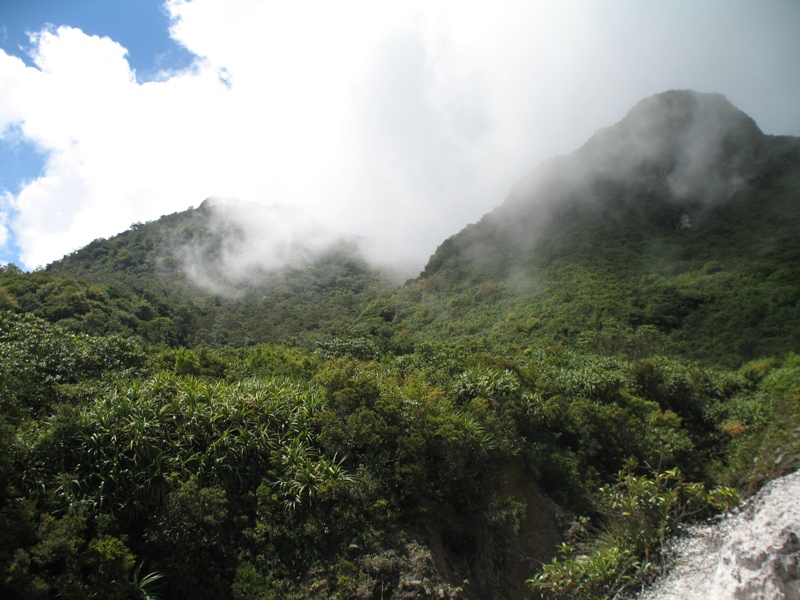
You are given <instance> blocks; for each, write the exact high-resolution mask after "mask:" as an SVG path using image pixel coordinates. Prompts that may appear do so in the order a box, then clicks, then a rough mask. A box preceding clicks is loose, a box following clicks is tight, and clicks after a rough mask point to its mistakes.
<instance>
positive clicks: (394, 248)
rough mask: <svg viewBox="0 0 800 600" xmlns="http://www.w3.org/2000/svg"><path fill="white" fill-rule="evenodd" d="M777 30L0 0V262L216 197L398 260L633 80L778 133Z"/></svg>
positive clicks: (541, 16)
mask: <svg viewBox="0 0 800 600" xmlns="http://www.w3.org/2000/svg"><path fill="white" fill-rule="evenodd" d="M798 23H800V2H797V1H796V0H765V1H764V2H752V1H748V0H704V1H703V2H696V1H695V0H672V1H670V2H664V1H662V0H607V1H603V2H597V1H596V0H560V1H558V2H556V1H550V0H493V1H492V2H469V3H464V2H457V1H455V0H407V1H406V2H402V3H380V2H374V1H367V0H341V1H340V2H335V3H332V2H329V1H323V0H297V1H296V2H290V3H287V2H278V1H273V0H225V1H221V0H191V1H189V0H169V2H166V3H165V2H159V1H156V0H24V1H23V0H2V2H0V263H2V262H6V261H11V262H15V263H16V264H18V265H20V266H22V267H23V268H26V269H33V268H35V267H37V266H40V265H42V266H43V265H46V264H48V263H49V262H52V261H53V260H57V259H59V258H60V257H62V256H63V255H64V254H67V253H69V252H71V251H73V250H76V249H78V248H81V247H82V246H84V245H86V244H87V243H89V242H91V241H92V240H93V239H96V238H98V237H110V236H112V235H115V234H116V233H119V232H121V231H124V230H125V229H127V228H128V227H129V226H130V225H131V224H132V223H135V222H139V221H147V220H152V219H157V218H158V217H159V216H161V215H164V214H168V213H172V212H175V211H180V210H185V209H186V208H188V207H189V206H197V205H199V204H200V203H201V202H202V201H203V200H204V199H205V198H208V197H211V196H221V197H238V198H242V199H244V200H248V201H251V202H256V203H260V204H263V205H267V206H270V205H275V204H281V205H289V206H295V207H298V208H300V209H302V210H303V211H305V212H306V213H308V214H309V215H311V216H313V217H314V218H316V219H318V220H320V221H322V222H324V223H326V224H328V225H330V226H332V227H334V228H336V229H338V230H341V231H345V232H347V233H353V234H358V235H361V236H366V237H372V238H376V239H378V240H381V241H382V243H383V249H382V250H376V252H382V253H383V254H384V255H385V256H389V257H391V258H392V259H393V260H397V261H401V262H402V261H405V264H407V265H411V267H410V270H411V272H413V271H414V269H417V272H418V269H420V268H421V267H422V266H423V265H424V262H425V260H426V259H427V257H428V256H429V255H430V254H431V253H432V252H433V251H434V250H435V248H436V246H437V245H438V244H439V243H441V241H442V240H444V239H445V238H446V237H448V236H450V235H452V234H453V233H455V232H457V231H458V230H460V229H461V228H462V227H464V226H465V225H466V224H467V223H470V222H474V221H476V220H477V219H479V218H480V217H481V216H482V215H483V214H485V213H486V212H488V211H490V210H491V209H492V208H494V207H495V206H497V205H498V204H500V203H501V202H502V201H503V199H504V198H505V196H506V194H507V192H508V190H510V189H511V187H512V186H513V185H514V183H515V182H516V181H518V180H519V179H520V178H521V177H522V176H524V174H525V173H526V172H527V171H529V170H530V169H531V168H533V167H535V166H536V165H537V164H538V163H540V162H542V161H544V160H547V159H548V158H550V157H552V156H555V155H559V154H565V153H568V152H570V151H572V150H574V149H575V148H577V147H578V146H580V145H581V144H582V143H583V142H584V141H586V139H588V137H589V136H591V135H592V133H593V132H595V131H596V130H597V129H600V128H602V127H606V126H609V125H611V124H613V123H615V122H616V121H618V120H620V119H621V118H622V117H623V116H624V115H625V113H626V112H627V111H628V110H629V109H630V108H631V107H632V106H633V105H634V104H635V103H636V102H637V101H639V100H641V99H642V98H644V97H647V96H649V95H652V94H655V93H659V92H662V91H664V90H667V89H679V88H691V89H696V90H698V91H703V92H718V93H722V94H724V95H725V96H726V97H728V99H729V100H730V101H731V102H733V103H734V104H735V105H736V106H738V107H739V108H740V109H742V110H744V111H745V112H746V113H748V114H749V115H750V116H751V117H753V118H754V119H755V120H756V122H757V123H758V124H759V125H760V126H761V128H762V129H763V130H764V131H765V132H766V133H771V134H789V135H800V102H798V98H800V36H798V35H797V31H796V29H797V24H798ZM31 35H32V37H31Z"/></svg>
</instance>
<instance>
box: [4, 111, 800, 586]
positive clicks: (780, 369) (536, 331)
mask: <svg viewBox="0 0 800 600" xmlns="http://www.w3.org/2000/svg"><path fill="white" fill-rule="evenodd" d="M737 119H738V120H737ZM734 120H735V121H736V123H738V125H737V127H740V128H741V130H740V133H741V136H738V137H737V136H733V137H731V136H728V137H727V138H725V139H726V140H728V141H726V142H725V144H728V145H725V146H724V147H725V148H726V149H727V150H726V152H723V153H721V154H720V156H719V157H717V162H716V163H714V164H713V165H712V166H711V167H709V169H712V167H713V169H712V170H713V172H711V174H710V176H709V180H710V181H713V182H716V183H715V185H716V184H719V182H722V183H724V184H725V185H723V187H717V188H713V189H711V188H708V189H707V190H706V189H704V190H701V191H702V192H703V193H705V192H708V194H709V195H708V197H706V196H704V195H703V194H702V193H700V192H696V193H694V194H689V195H683V196H680V195H677V194H676V193H675V192H674V191H673V190H672V188H671V187H670V186H671V185H672V184H671V183H670V179H669V175H670V173H672V171H671V169H673V168H677V167H675V161H674V160H673V161H672V162H670V160H671V159H670V157H669V156H665V155H664V151H659V152H660V153H654V154H653V155H652V156H650V158H649V159H648V160H650V162H644V163H641V164H640V163H636V164H634V165H633V166H630V165H628V166H627V167H626V169H623V170H620V171H619V172H617V171H614V170H613V169H612V170H609V169H608V168H607V167H608V165H605V164H601V165H600V166H602V167H603V172H602V174H601V175H598V174H597V173H594V175H592V176H589V175H587V173H592V171H591V170H590V169H588V168H587V167H586V165H582V164H581V162H580V161H581V160H584V159H585V157H586V156H589V155H592V153H593V152H597V151H598V150H597V148H598V146H597V144H598V143H600V142H598V141H596V140H595V142H592V143H590V144H587V146H586V147H585V148H584V149H581V150H580V151H579V152H577V153H576V154H575V156H574V157H567V158H566V159H564V160H562V161H561V162H557V163H554V164H555V166H552V165H551V166H548V167H547V168H548V169H550V171H546V173H545V174H546V175H547V177H549V179H546V180H545V183H544V184H540V185H539V187H538V188H537V187H535V186H534V188H533V191H528V192H525V191H524V189H527V188H524V186H521V187H520V188H519V189H517V190H516V191H515V192H514V193H512V195H511V197H510V198H509V200H508V201H507V202H506V203H505V204H504V205H503V206H501V207H500V208H499V209H497V210H496V211H495V212H493V213H491V214H490V215H487V216H486V217H485V218H484V219H482V220H481V221H480V222H479V223H477V224H475V225H472V226H469V227H467V228H466V229H465V230H463V231H462V232H461V233H459V234H458V235H456V236H453V237H452V238H450V239H449V240H446V241H445V242H444V243H443V244H442V245H441V246H440V248H439V249H438V250H437V252H436V253H435V254H434V256H433V257H431V259H430V261H429V263H428V265H427V266H426V268H425V270H424V271H423V272H422V273H421V275H420V276H419V277H418V278H417V279H415V280H412V281H409V282H407V283H406V284H405V285H403V286H402V287H399V288H393V287H392V286H391V284H390V283H389V280H388V279H387V277H386V276H384V275H382V274H381V273H380V272H378V271H377V270H375V269H373V268H372V267H370V266H368V264H367V263H366V262H365V261H364V260H363V259H362V258H360V257H359V256H358V254H357V253H356V251H355V247H354V246H353V245H351V244H349V243H347V242H341V243H339V244H338V245H335V246H332V247H330V248H329V249H328V251H326V252H324V253H322V254H318V255H315V256H313V257H307V260H305V261H304V262H303V261H300V262H296V263H292V264H291V266H289V267H286V268H284V269H282V270H277V271H270V270H267V269H263V270H258V269H256V270H253V272H252V273H251V274H250V275H251V277H249V278H247V279H246V282H245V283H241V284H234V283H231V282H230V281H229V280H226V279H225V277H224V273H222V271H221V269H222V267H223V266H224V265H225V263H224V250H225V248H226V243H227V241H226V237H225V236H230V235H234V236H235V235H239V234H241V232H237V231H229V230H225V229H220V228H219V227H218V226H217V225H215V224H214V221H213V215H212V212H211V210H210V208H209V207H208V206H207V205H203V206H201V207H199V208H198V209H192V210H189V211H186V212H184V213H177V214H174V215H169V216H167V217H164V218H162V219H160V220H159V221H156V222H153V223H147V224H137V225H135V226H133V227H132V228H131V229H130V230H129V231H127V232H125V233H123V234H121V235H120V236H117V237H115V238H112V239H110V240H97V241H95V242H93V243H92V244H90V245H89V246H87V247H86V248H84V249H82V250H80V251H77V252H75V253H73V254H72V255H70V256H68V257H65V258H64V259H63V260H62V261H59V262H57V263H54V264H52V265H49V266H48V268H47V269H46V270H39V271H35V272H33V273H23V272H21V271H20V270H19V269H17V268H16V267H14V266H13V265H6V266H4V267H1V268H0V595H2V596H3V597H9V598H11V597H13V598H21V599H46V598H81V599H83V598H90V597H104V598H106V597H107V598H119V599H134V598H140V599H146V598H162V599H171V598H200V599H202V598H215V599H238V598H242V599H244V598H247V599H251V598H256V599H264V600H266V599H273V598H275V599H277V598H281V599H290V600H292V599H294V600H303V599H310V598H321V597H324V598H341V599H354V600H355V599H377V598H381V599H383V598H385V599H387V600H388V599H389V598H392V599H395V600H400V599H411V598H451V599H453V598H461V599H465V600H471V599H474V600H477V599H483V598H539V597H545V598H609V597H621V596H622V595H623V594H625V593H626V592H629V591H630V590H632V589H633V588H634V587H636V586H641V584H643V583H646V582H647V581H649V580H650V579H651V578H652V577H653V576H654V574H655V573H656V571H657V570H659V569H660V565H659V552H660V549H661V546H662V544H663V542H664V540H665V539H666V537H667V536H669V535H670V534H671V533H673V532H674V531H676V529H677V528H678V526H679V525H680V523H681V522H683V521H686V520H691V519H693V518H699V517H706V516H709V515H711V514H713V513H714V512H716V511H719V510H724V509H725V508H727V507H728V506H730V505H731V503H733V502H735V501H736V500H737V498H738V497H740V496H746V495H747V494H750V493H752V492H754V491H755V490H757V489H758V487H759V486H760V485H762V484H763V483H764V482H765V481H767V480H769V479H771V478H773V477H776V476H779V475H782V474H785V473H788V472H790V471H792V470H794V469H795V468H797V466H798V464H800V358H799V357H798V354H797V352H798V350H800V310H798V309H799V308H800V286H798V281H800V246H798V244H797V240H798V239H800V210H798V205H797V198H798V192H800V144H798V141H797V140H795V139H792V138H769V137H766V136H762V135H761V134H760V132H758V131H757V128H756V127H755V125H754V124H752V122H750V121H747V119H742V118H740V117H736V119H734ZM754 128H755V129H754ZM621 131H622V132H623V133H624V128H622V129H612V130H611V131H610V132H606V133H603V134H602V135H600V134H598V135H600V138H598V139H600V141H602V140H606V141H607V140H608V139H609V136H613V135H622V133H620V132H621ZM603 136H605V137H603ZM729 138H730V139H729ZM740 138H741V139H740ZM731 139H734V140H738V141H737V142H736V143H737V144H741V145H742V148H744V150H741V149H740V150H741V151H739V150H736V147H735V146H730V143H732V142H730V140H731ZM729 142H730V143H729ZM603 143H605V142H603ZM593 144H594V145H593ZM731 148H733V149H731ZM754 148H755V150H753V149H754ZM756 150H757V152H756ZM615 156H616V155H615ZM742 156H745V157H749V158H747V160H748V161H750V162H743V160H744V159H743V158H742ZM653 157H655V158H653ZM754 157H756V158H754ZM623 158H624V156H623V157H622V158H620V157H619V156H617V157H616V159H615V160H619V161H622V160H623ZM672 158H673V159H674V158H675V157H672ZM598 164H599V163H598ZM595 166H596V165H595ZM579 167H580V168H579ZM598 168H599V167H598ZM740 173H742V174H743V175H742V176H741V177H740V176H739V174H740ZM740 180H741V182H740ZM704 181H705V180H704ZM730 181H735V182H739V183H736V185H735V186H734V187H732V188H729V187H725V186H727V185H728V183H729V182H730ZM742 182H743V183H742ZM719 185H722V184H719ZM709 190H711V191H709ZM715 190H716V191H715ZM719 190H722V192H720V193H721V195H720V194H719V193H718V194H717V195H716V196H714V195H713V194H712V192H714V193H717V192H719ZM684 217H685V218H684ZM687 219H688V220H690V221H691V225H692V226H691V227H690V228H686V227H685V225H686V223H687V222H688V221H687ZM676 224H677V225H676ZM681 227H683V228H681ZM189 246H191V247H193V248H195V249H199V250H197V252H199V255H200V256H201V258H202V260H203V261H204V264H205V266H206V267H207V270H208V272H209V273H212V274H214V273H216V274H217V275H218V276H219V278H218V280H217V281H216V283H215V284H214V285H211V286H207V287H206V288H199V287H196V286H195V285H194V284H193V280H192V279H191V278H190V277H188V276H187V275H186V274H185V272H184V271H185V269H184V267H186V266H187V264H186V262H185V257H186V253H185V249H186V248H187V247H189ZM226 282H227V283H226ZM223 284H224V285H223ZM656 567H658V569H657V568H656Z"/></svg>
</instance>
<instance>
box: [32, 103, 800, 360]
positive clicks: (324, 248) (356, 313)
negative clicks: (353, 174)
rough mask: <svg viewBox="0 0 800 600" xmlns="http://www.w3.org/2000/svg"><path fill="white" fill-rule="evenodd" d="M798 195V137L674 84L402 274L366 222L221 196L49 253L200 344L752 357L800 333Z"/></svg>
mask: <svg viewBox="0 0 800 600" xmlns="http://www.w3.org/2000/svg"><path fill="white" fill-rule="evenodd" d="M798 194H800V140H798V139H797V138H791V137H784V136H769V135H764V134H763V133H762V132H761V130H760V129H759V127H758V125H757V124H756V123H755V122H754V121H753V120H752V119H751V118H750V117H748V116H747V115H745V114H744V113H743V112H741V111H740V110H738V109H737V108H736V107H734V106H733V105H732V104H731V103H730V102H728V101H727V100H726V99H725V98H724V97H723V96H721V95H719V94H701V93H697V92H693V91H688V90H674V91H669V92H665V93H662V94H658V95H656V96H653V97H650V98H647V99H645V100H643V101H641V102H639V103H638V104H637V105H636V106H634V107H633V108H632V109H631V110H630V112H629V113H628V114H627V115H626V116H625V117H624V118H623V119H622V120H621V121H620V122H619V123H617V124H615V125H613V126H610V127H608V128H605V129H602V130H600V131H598V132H597V133H596V134H595V135H594V136H592V137H591V138H590V139H589V140H588V141H587V142H586V144H584V145H583V146H582V147H581V148H579V149H577V150H576V151H574V152H573V153H572V154H570V155H567V156H561V157H557V158H554V159H552V160H550V161H548V162H546V163H544V164H542V165H540V166H539V167H537V168H536V169H534V170H533V171H531V173H529V174H528V175H527V176H526V177H524V178H523V180H522V181H520V182H519V183H517V184H516V185H515V186H514V187H513V189H512V190H511V192H510V193H509V195H508V197H507V198H506V200H505V202H504V203H503V204H502V205H501V206H499V207H498V208H497V209H495V210H494V211H492V212H491V213H489V214H487V215H485V216H484V217H483V218H482V219H481V220H480V221H479V222H478V223H475V224H472V225H469V226H467V227H466V228H465V229H464V230H462V231H461V232H459V233H458V234H456V235H454V236H452V237H451V238H449V239H447V240H445V241H444V242H443V243H442V244H441V245H440V247H439V248H438V249H437V251H436V252H435V253H434V255H433V256H432V257H431V258H430V260H429V261H428V264H427V265H426V266H425V268H424V270H423V271H422V272H421V273H420V275H419V277H417V278H416V279H415V280H412V281H409V282H407V284H406V285H405V286H403V287H401V288H397V289H396V291H394V292H393V293H392V292H391V290H392V289H393V288H396V283H395V282H394V278H393V277H392V276H391V275H387V274H386V273H385V272H383V271H381V270H380V269H378V268H376V267H373V266H371V265H369V263H367V262H366V261H365V260H364V259H363V258H362V256H363V252H360V251H359V244H360V241H359V240H354V239H345V238H344V237H343V236H340V235H337V234H336V233H335V232H330V231H327V230H326V229H325V228H324V227H322V226H321V225H320V224H317V223H314V222H313V221H312V220H311V219H310V218H309V217H307V216H305V215H303V214H301V213H299V212H297V211H296V210H293V209H289V208H287V207H263V206H260V205H255V204H247V203H243V202H241V201H232V200H224V199H210V200H208V201H206V202H204V203H203V204H202V205H201V206H200V207H198V208H197V209H190V210H189V211H185V212H183V213H176V214H174V215H169V216H166V217H163V218H162V219H159V220H158V221H155V222H151V223H147V224H136V225H134V226H133V227H132V228H131V229H130V230H129V231H127V232H125V233H123V234H121V235H119V236H116V237H114V238H111V239H109V240H97V241H95V242H93V243H91V244H89V245H88V246H87V247H86V248H83V249H81V250H79V251H77V252H75V253H73V254H71V255H70V256H67V257H65V258H64V259H62V260H61V261H56V262H55V263H53V264H51V265H48V267H47V272H48V273H52V274H54V275H59V276H70V277H74V278H78V279H81V280H84V281H89V282H92V283H102V284H107V285H113V286H115V288H116V289H122V290H125V291H126V292H127V293H134V294H137V293H139V292H143V291H144V290H148V293H154V294H155V295H156V297H157V298H158V300H159V301H161V302H164V303H166V304H168V305H171V306H172V307H173V312H172V313H171V314H170V315H169V316H170V318H173V320H174V321H175V322H176V323H177V325H176V327H177V329H178V331H179V334H178V335H177V339H179V340H180V342H181V343H182V344H188V345H190V346H194V345H198V344H205V345H212V346H214V345H221V344H233V345H246V344H254V343H260V342H279V341H287V340H289V339H294V340H306V342H307V343H311V344H314V343H319V342H320V341H325V340H329V339H330V338H331V337H332V336H335V335H338V336H341V335H342V334H344V333H347V334H348V335H349V336H350V337H358V338H363V339H364V340H367V343H368V344H370V345H371V347H376V348H384V350H385V349H388V348H395V349H396V351H397V350H400V351H402V348H404V347H408V345H409V344H411V343H413V340H415V339H420V340H425V339H436V340H442V339H444V340H460V341H462V342H463V341H468V342H470V343H473V344H479V345H487V344H488V345H489V346H498V345H499V346H501V347H503V348H505V351H510V352H517V353H522V352H524V351H526V350H530V349H532V348H536V347H540V346H542V345H545V346H547V345H565V346H568V347H581V348H583V349H589V350H594V351H596V352H599V353H601V354H602V353H606V354H614V353H617V352H623V353H626V354H627V355H628V356H640V355H646V354H647V353H649V352H653V351H658V352H669V353H672V354H680V355H683V356H686V357H689V358H693V359H698V360H703V361H706V362H708V363H716V364H726V365H730V366H737V365H740V364H742V363H743V362H746V361H748V360H751V359H753V358H757V357H759V356H765V355H772V354H774V353H781V352H786V351H789V350H792V349H794V348H796V347H797V346H798V344H800V311H798V303H800V292H799V291H798V286H797V284H796V282H797V281H798V280H800V244H798V243H797V240H798V239H800V207H799V206H798ZM161 312H164V310H163V309H162V311H161ZM172 337H173V339H175V338H176V336H172Z"/></svg>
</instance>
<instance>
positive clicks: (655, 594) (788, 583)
mask: <svg viewBox="0 0 800 600" xmlns="http://www.w3.org/2000/svg"><path fill="white" fill-rule="evenodd" d="M670 554H671V555H672V559H673V561H674V567H673V568H672V569H671V570H670V572H669V573H668V574H667V575H666V576H665V577H664V578H662V579H660V580H659V581H657V582H656V583H655V584H654V585H653V586H652V587H651V588H650V589H649V590H646V591H645V592H644V593H643V594H642V595H641V596H640V597H639V598H640V599H641V600H744V599H748V600H750V599H764V600H800V471H796V472H794V473H792V474H791V475H787V476H785V477H781V478H780V479H775V480H773V481H771V482H769V483H768V484H767V485H765V486H764V487H763V488H762V489H761V491H760V492H759V493H758V494H756V495H754V496H753V497H752V498H750V499H748V500H747V501H746V502H744V503H743V504H742V505H741V506H740V507H739V508H738V509H737V510H736V511H735V512H734V513H733V514H731V515H728V516H727V517H726V518H724V519H723V520H721V521H719V522H717V523H714V524H712V525H708V526H702V527H692V528H688V529H687V531H686V535H685V536H682V537H680V538H679V539H677V540H676V541H675V542H674V544H673V546H672V548H671V550H670Z"/></svg>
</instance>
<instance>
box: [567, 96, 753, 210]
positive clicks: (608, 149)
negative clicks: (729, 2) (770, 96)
mask: <svg viewBox="0 0 800 600" xmlns="http://www.w3.org/2000/svg"><path fill="white" fill-rule="evenodd" d="M763 138H764V134H763V133H762V132H761V129H759V127H758V125H756V123H755V121H753V119H751V118H750V117H749V116H747V115H746V114H745V113H743V112H742V111H740V110H739V109H738V108H736V107H735V106H734V105H733V104H731V103H730V102H729V101H728V99H727V98H725V96H723V95H722V94H705V93H699V92H695V91H692V90H671V91H668V92H663V93H661V94H656V95H655V96H650V97H649V98H645V99H644V100H642V101H640V102H638V103H637V104H636V105H635V106H634V107H633V108H632V109H631V110H630V111H629V112H628V114H627V115H625V117H624V118H623V119H622V120H621V121H620V122H619V123H617V124H615V125H612V126H611V127H608V128H605V129H601V130H600V131H598V132H597V133H595V134H594V135H593V136H592V137H591V138H590V139H589V141H588V142H587V143H586V144H585V145H584V146H583V147H582V148H581V149H580V150H578V152H577V153H576V155H577V158H578V160H579V161H580V162H581V163H583V167H584V169H585V170H588V171H589V172H590V173H597V172H599V171H602V172H604V173H606V174H618V175H619V176H623V177H631V176H633V175H634V174H635V173H636V172H638V173H640V174H648V175H652V174H656V175H660V176H662V177H667V178H669V180H670V182H671V184H672V185H673V188H674V191H675V192H676V193H677V195H678V196H687V195H697V194H701V195H706V196H707V195H709V194H710V195H714V194H715V193H717V192H718V191H719V190H718V189H716V188H718V187H719V186H718V185H717V184H719V183H724V185H723V186H722V187H727V182H729V181H730V180H731V178H734V177H738V178H742V179H745V180H746V179H748V178H749V177H752V176H754V175H755V173H754V171H755V169H756V166H757V163H758V156H759V153H760V149H761V146H762V145H763Z"/></svg>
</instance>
